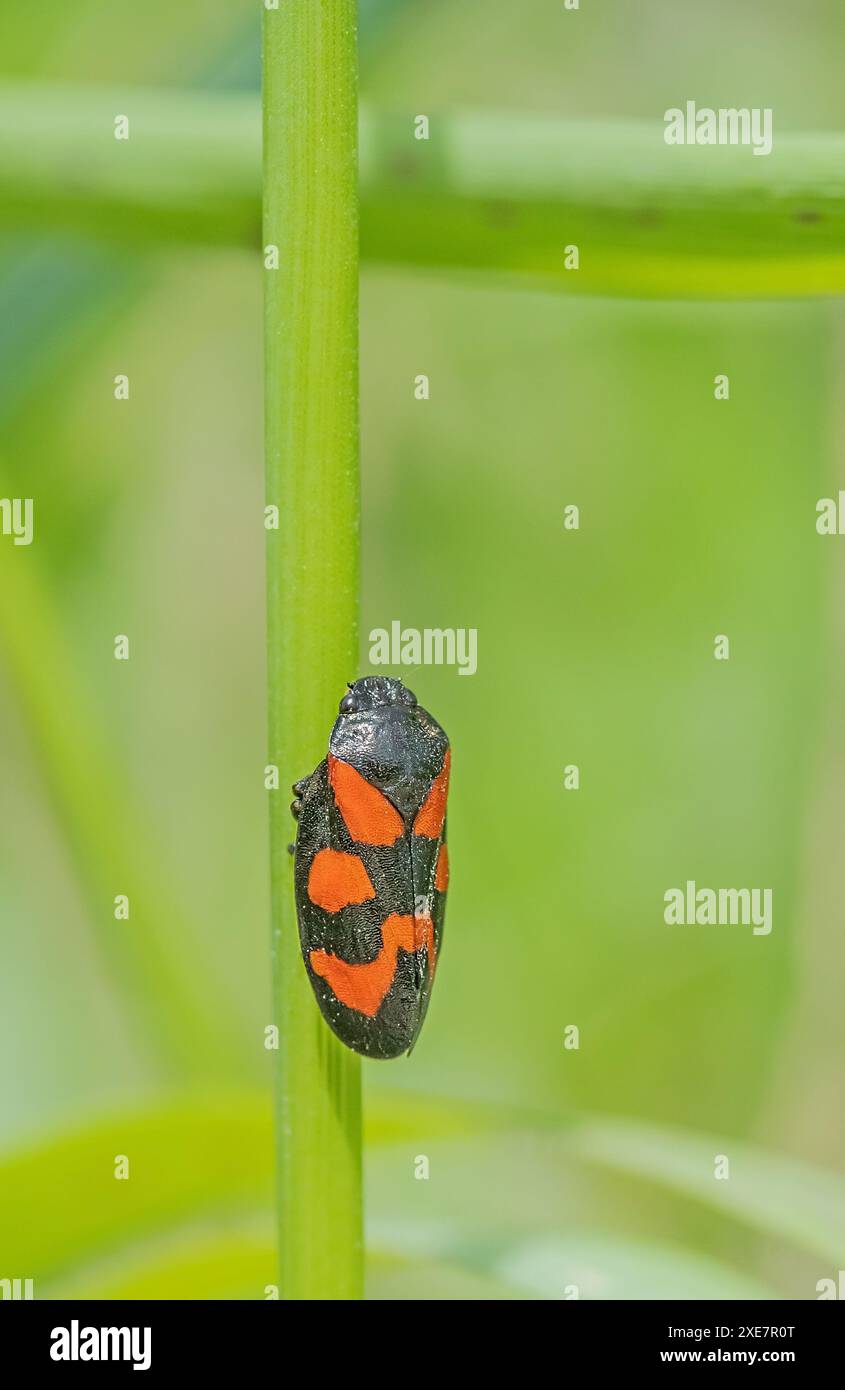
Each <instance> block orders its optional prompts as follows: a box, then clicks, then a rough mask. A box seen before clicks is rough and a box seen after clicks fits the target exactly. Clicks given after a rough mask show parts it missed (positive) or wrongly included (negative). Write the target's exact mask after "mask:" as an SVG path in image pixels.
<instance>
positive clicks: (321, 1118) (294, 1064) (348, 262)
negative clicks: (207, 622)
mask: <svg viewBox="0 0 845 1390" xmlns="http://www.w3.org/2000/svg"><path fill="white" fill-rule="evenodd" d="M355 10H356V6H355V3H354V0H285V3H284V4H283V5H281V6H280V8H279V9H278V10H268V11H266V12H265V18H264V244H265V246H266V245H271V244H272V245H275V246H278V248H279V268H278V270H265V272H264V274H265V370H266V465H267V503H268V504H274V505H277V506H278V508H279V513H280V522H279V529H278V530H277V531H273V530H270V531H269V532H268V546H267V583H268V681H269V727H270V757H271V761H272V762H275V763H277V764H278V766H279V769H280V776H281V788H280V790H279V791H277V792H274V793H271V860H272V868H271V872H272V902H273V955H274V996H275V1016H276V1021H277V1023H278V1027H279V1034H280V1049H279V1053H278V1065H277V1070H276V1095H277V1111H278V1192H279V1225H280V1242H281V1273H280V1280H281V1282H280V1293H281V1296H282V1297H283V1298H288V1299H318V1298H319V1299H349V1298H358V1297H360V1296H361V1293H362V1216H361V1076H360V1062H359V1059H358V1058H357V1057H356V1056H355V1055H354V1054H353V1053H351V1052H348V1051H347V1050H346V1049H345V1048H343V1047H342V1046H341V1045H340V1043H338V1042H337V1040H336V1039H335V1038H334V1036H333V1035H332V1034H331V1033H330V1032H329V1029H328V1028H327V1027H326V1025H325V1023H324V1022H323V1020H322V1017H321V1015H320V1013H319V1010H318V1008H317V1004H316V1002H315V1000H314V997H313V994H312V991H311V986H310V984H309V982H308V978H307V975H306V972H305V969H304V967H303V963H302V959H301V956H300V951H299V936H298V930H297V923H296V914H295V911H294V902H293V862H292V858H291V856H290V855H289V854H288V852H287V844H288V842H289V841H290V840H291V839H292V837H293V821H292V819H291V816H290V811H289V806H288V803H289V796H288V793H287V788H288V786H289V784H290V783H291V782H293V781H295V780H296V779H297V778H299V777H302V776H304V775H305V774H307V773H309V772H311V771H312V770H313V769H314V767H315V766H316V765H317V763H318V762H320V760H321V759H322V758H323V757H324V756H325V752H326V739H327V731H328V729H329V728H330V727H331V724H332V721H333V719H334V718H335V716H336V713H337V705H338V701H339V698H340V696H341V695H342V694H343V692H344V690H345V688H346V682H347V681H348V680H352V679H354V677H355V675H356V674H357V656H358V637H357V617H358V549H359V543H358V511H359V484H358V195H357V56H356V34H355V19H356V15H355Z"/></svg>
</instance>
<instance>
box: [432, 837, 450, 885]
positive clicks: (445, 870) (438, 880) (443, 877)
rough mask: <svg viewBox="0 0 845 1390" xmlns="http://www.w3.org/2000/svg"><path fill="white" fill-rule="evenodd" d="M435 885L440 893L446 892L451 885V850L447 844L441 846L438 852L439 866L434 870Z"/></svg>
mask: <svg viewBox="0 0 845 1390" xmlns="http://www.w3.org/2000/svg"><path fill="white" fill-rule="evenodd" d="M434 886H435V888H436V889H437V891H438V892H439V893H445V892H446V889H447V888H448V887H449V851H448V850H447V848H446V846H445V844H444V845H441V846H440V849H439V851H438V854H437V868H436V869H435V871H434Z"/></svg>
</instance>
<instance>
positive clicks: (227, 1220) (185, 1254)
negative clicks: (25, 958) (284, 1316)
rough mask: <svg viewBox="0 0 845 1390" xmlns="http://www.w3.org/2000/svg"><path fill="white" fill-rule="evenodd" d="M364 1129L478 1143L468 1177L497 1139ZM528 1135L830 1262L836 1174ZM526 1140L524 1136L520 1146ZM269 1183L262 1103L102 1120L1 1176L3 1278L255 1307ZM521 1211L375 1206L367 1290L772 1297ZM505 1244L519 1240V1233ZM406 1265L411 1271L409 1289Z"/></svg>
mask: <svg viewBox="0 0 845 1390" xmlns="http://www.w3.org/2000/svg"><path fill="white" fill-rule="evenodd" d="M367 1114H368V1120H369V1124H368V1135H369V1139H370V1142H371V1143H372V1144H374V1145H375V1146H382V1145H384V1144H387V1145H393V1146H396V1145H397V1144H399V1145H402V1144H407V1143H408V1142H411V1143H413V1144H414V1145H422V1146H423V1147H424V1148H425V1147H426V1146H428V1147H430V1146H431V1145H432V1143H436V1142H437V1140H444V1141H447V1140H453V1139H455V1138H456V1137H461V1136H464V1137H465V1136H468V1135H470V1134H471V1133H472V1132H473V1131H474V1132H475V1133H476V1135H478V1136H479V1138H480V1140H481V1147H480V1148H477V1149H476V1150H475V1151H474V1152H475V1157H474V1158H473V1160H472V1165H474V1166H475V1167H476V1169H477V1167H478V1165H479V1164H480V1163H481V1164H483V1162H484V1154H485V1147H486V1141H485V1140H484V1139H483V1135H484V1133H485V1132H492V1131H493V1130H494V1129H495V1128H496V1113H495V1111H494V1110H493V1109H492V1108H487V1109H485V1108H482V1107H470V1108H468V1109H465V1108H464V1107H463V1105H462V1104H461V1103H459V1102H456V1101H450V1100H446V1099H438V1098H436V1097H421V1098H420V1100H419V1103H415V1102H413V1101H412V1100H411V1099H410V1098H409V1097H407V1096H404V1097H398V1096H396V1095H395V1094H392V1093H378V1094H376V1095H374V1096H373V1097H372V1098H371V1102H370V1105H369V1106H368V1108H367ZM498 1119H499V1127H500V1128H501V1129H502V1130H503V1131H504V1130H510V1129H511V1127H512V1124H513V1115H512V1114H509V1113H507V1112H504V1113H502V1114H501V1115H500V1116H499V1117H498ZM541 1132H544V1133H545V1134H546V1136H547V1137H548V1138H549V1139H550V1140H552V1143H553V1149H554V1147H556V1148H557V1152H558V1154H559V1155H561V1156H562V1155H568V1156H569V1157H570V1158H575V1159H577V1160H578V1162H579V1163H586V1164H587V1165H601V1166H603V1167H612V1168H614V1169H616V1170H620V1171H624V1172H626V1173H629V1174H631V1173H632V1174H634V1175H635V1176H636V1177H638V1178H644V1179H647V1180H648V1181H650V1182H651V1183H653V1184H654V1185H655V1186H657V1187H658V1188H663V1189H664V1190H667V1189H668V1190H673V1191H680V1192H682V1193H683V1195H684V1196H686V1197H692V1198H694V1199H695V1200H696V1201H700V1202H708V1203H709V1204H710V1205H712V1206H713V1207H714V1208H716V1209H717V1210H719V1211H720V1212H721V1213H722V1214H723V1215H729V1216H730V1217H732V1218H734V1219H736V1220H739V1221H744V1222H745V1223H746V1224H748V1225H752V1226H754V1227H756V1228H757V1229H760V1230H762V1231H765V1232H766V1233H767V1234H769V1235H771V1236H775V1237H778V1236H779V1237H785V1238H787V1239H789V1240H791V1241H793V1242H794V1243H795V1244H797V1245H802V1246H807V1247H808V1248H810V1249H812V1250H813V1251H814V1252H815V1253H817V1254H820V1255H823V1256H825V1257H826V1258H828V1259H830V1258H832V1259H833V1260H834V1261H836V1260H841V1250H842V1247H841V1244H840V1236H841V1231H842V1223H843V1210H845V1180H842V1179H839V1178H837V1177H835V1176H834V1175H832V1174H827V1173H823V1172H819V1171H818V1170H816V1169H814V1168H812V1167H811V1166H810V1165H807V1164H801V1163H797V1162H795V1161H793V1160H790V1159H787V1158H784V1157H782V1156H776V1155H771V1154H767V1153H766V1152H765V1151H762V1150H760V1149H755V1148H753V1147H752V1146H750V1145H737V1144H733V1143H722V1146H721V1148H720V1147H719V1142H720V1141H718V1140H716V1139H714V1138H713V1137H712V1136H690V1135H684V1134H678V1133H676V1132H675V1131H673V1130H671V1129H665V1130H664V1129H658V1128H656V1127H655V1128H651V1129H648V1128H645V1127H643V1126H635V1125H627V1124H624V1123H621V1122H618V1121H610V1120H601V1119H590V1120H586V1121H583V1122H578V1123H574V1124H573V1126H572V1127H570V1128H567V1129H566V1130H564V1131H560V1130H559V1129H558V1131H557V1134H558V1137H557V1139H555V1138H554V1135H555V1131H554V1130H553V1129H550V1128H544V1130H543V1131H541ZM531 1133H532V1131H531V1130H529V1129H526V1130H525V1131H524V1132H523V1136H522V1138H523V1142H526V1143H527V1142H528V1141H529V1140H530V1137H531ZM535 1133H536V1131H535ZM552 1151H553V1150H552ZM552 1151H550V1152H552ZM717 1152H725V1153H728V1154H729V1155H730V1156H731V1161H732V1174H731V1179H730V1181H729V1182H717V1181H715V1180H714V1178H713V1176H712V1162H713V1155H714V1154H715V1153H717ZM119 1155H126V1156H127V1158H128V1159H129V1178H128V1179H127V1180H117V1179H116V1178H115V1176H114V1164H115V1159H116V1158H117V1157H118V1156H119ZM402 1163H403V1167H404V1166H405V1160H404V1158H403V1160H402ZM469 1171H471V1168H470V1170H469ZM272 1174H273V1139H272V1121H271V1110H270V1103H269V1099H268V1098H267V1097H265V1096H264V1095H262V1094H259V1093H250V1092H232V1093H229V1094H227V1093H220V1094H218V1095H216V1096H207V1097H202V1096H188V1097H183V1098H182V1099H181V1100H173V1101H172V1102H168V1103H166V1104H164V1105H160V1106H154V1105H151V1106H149V1107H148V1108H145V1109H142V1110H139V1111H136V1112H134V1113H131V1114H126V1115H125V1116H123V1117H119V1116H111V1117H108V1118H102V1119H99V1120H97V1121H94V1122H92V1123H91V1124H90V1125H89V1126H88V1127H86V1128H84V1129H79V1130H77V1131H75V1132H69V1133H65V1134H60V1135H57V1136H55V1137H53V1138H52V1139H48V1140H45V1141H43V1142H42V1143H36V1144H32V1145H31V1146H29V1147H27V1148H26V1149H23V1150H20V1151H18V1152H17V1153H15V1154H13V1155H10V1156H8V1157H6V1158H5V1159H3V1160H2V1162H0V1231H2V1233H3V1234H2V1242H0V1257H2V1264H3V1267H4V1268H5V1269H11V1270H14V1271H16V1272H19V1273H20V1276H21V1277H32V1278H34V1279H35V1280H36V1285H37V1296H40V1297H58V1296H75V1297H115V1298H129V1297H193V1298H203V1297H255V1298H261V1297H263V1296H264V1287H265V1285H267V1284H272V1283H274V1282H275V1278H274V1272H275V1262H274V1258H273V1245H272V1235H271V1230H272V1227H271V1215H270V1213H271V1208H272ZM406 1180H407V1179H406ZM559 1180H560V1179H558V1181H559ZM424 1186H425V1185H423V1187H424ZM481 1193H482V1195H483V1187H482V1189H481ZM524 1195H525V1196H526V1197H528V1196H529V1193H528V1192H526V1193H525V1194H524ZM521 1201H522V1198H521V1197H520V1191H519V1189H515V1190H513V1191H512V1192H511V1194H510V1199H509V1203H508V1212H507V1215H508V1221H509V1223H510V1229H506V1228H505V1227H502V1228H501V1229H500V1230H499V1232H498V1233H497V1226H498V1224H499V1223H498V1221H497V1219H496V1217H495V1213H494V1214H493V1219H492V1220H491V1217H490V1211H489V1207H487V1206H485V1211H486V1221H485V1228H484V1230H483V1233H481V1234H479V1229H478V1228H477V1226H476V1225H475V1224H474V1222H473V1221H468V1222H467V1223H464V1222H463V1220H462V1217H461V1215H460V1207H461V1202H460V1196H459V1194H458V1196H457V1197H456V1205H455V1211H454V1214H453V1215H451V1216H449V1217H447V1218H446V1219H442V1218H438V1217H436V1216H434V1215H429V1216H428V1217H423V1218H420V1219H417V1220H413V1221H397V1220H396V1219H395V1218H394V1217H393V1216H392V1215H391V1214H390V1211H389V1209H386V1211H385V1212H384V1213H383V1214H376V1215H374V1216H373V1218H372V1219H371V1220H370V1222H369V1223H368V1247H369V1248H370V1249H372V1250H373V1251H374V1254H375V1261H374V1264H373V1268H372V1271H371V1278H370V1288H371V1292H373V1291H374V1290H385V1289H389V1288H390V1287H391V1280H392V1278H393V1274H392V1273H391V1271H394V1272H395V1274H396V1281H397V1285H396V1286H397V1295H396V1296H399V1297H402V1296H407V1297H412V1296H418V1297H422V1296H429V1295H428V1294H422V1293H420V1292H417V1293H416V1294H414V1293H413V1292H412V1290H414V1289H418V1290H419V1289H423V1288H425V1289H429V1290H431V1291H432V1294H431V1296H437V1294H436V1289H437V1288H438V1287H441V1288H442V1289H444V1290H445V1289H446V1288H449V1287H451V1286H452V1282H453V1281H455V1286H456V1287H457V1286H460V1287H463V1286H466V1287H475V1286H477V1287H478V1289H479V1296H483V1297H503V1296H517V1297H542V1298H563V1297H564V1296H565V1291H566V1286H567V1285H572V1284H574V1285H577V1286H578V1288H579V1292H580V1297H582V1298H638V1297H642V1298H645V1297H649V1298H655V1297H681V1298H764V1297H771V1296H773V1295H772V1294H771V1292H770V1291H769V1290H767V1289H766V1287H765V1286H764V1285H763V1284H762V1283H760V1282H759V1281H758V1280H756V1279H754V1278H753V1277H752V1276H749V1275H745V1274H743V1273H741V1272H739V1271H737V1270H734V1269H733V1268H731V1267H730V1266H729V1265H727V1264H725V1263H724V1261H722V1260H718V1259H714V1258H712V1257H711V1256H709V1255H706V1254H703V1253H701V1252H699V1251H697V1250H692V1249H686V1248H683V1247H681V1246H680V1245H677V1244H675V1245H672V1244H669V1243H667V1242H665V1241H649V1240H643V1239H641V1238H639V1237H636V1236H634V1235H631V1234H629V1233H625V1232H623V1233H617V1232H612V1231H608V1230H598V1229H593V1228H592V1227H585V1226H584V1223H583V1221H581V1222H578V1223H577V1225H576V1226H575V1227H574V1228H573V1229H572V1230H571V1231H569V1232H565V1233H564V1232H561V1231H554V1230H549V1231H543V1230H542V1229H540V1230H532V1221H533V1218H532V1217H531V1216H530V1214H528V1215H526V1214H525V1213H522V1214H521ZM467 1215H469V1213H468V1212H467ZM502 1215H503V1216H504V1215H505V1213H504V1212H503V1213H502ZM464 1227H465V1228H464ZM517 1229H524V1231H525V1232H526V1234H524V1235H520V1236H516V1235H515V1234H514V1232H515V1230H517ZM409 1263H410V1264H412V1265H413V1266H414V1267H416V1266H417V1265H419V1283H417V1279H416V1275H415V1274H414V1273H413V1272H412V1270H411V1269H410V1268H409ZM483 1290H486V1292H483ZM391 1296H392V1295H391ZM441 1296H448V1295H446V1294H445V1293H442V1294H441ZM466 1296H471V1295H469V1294H467V1295H466Z"/></svg>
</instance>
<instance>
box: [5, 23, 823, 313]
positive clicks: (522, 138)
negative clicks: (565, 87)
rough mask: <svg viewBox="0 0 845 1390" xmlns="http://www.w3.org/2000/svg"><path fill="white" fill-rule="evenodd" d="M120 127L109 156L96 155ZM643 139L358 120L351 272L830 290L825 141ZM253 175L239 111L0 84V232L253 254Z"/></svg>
mask: <svg viewBox="0 0 845 1390" xmlns="http://www.w3.org/2000/svg"><path fill="white" fill-rule="evenodd" d="M284 8H285V7H284V6H282V9H284ZM278 17H279V16H277V15H276V14H275V12H273V11H268V21H270V20H275V19H277V18H278ZM121 113H123V114H128V115H130V119H131V127H130V128H131V136H130V139H129V140H128V141H117V140H114V139H113V138H112V122H113V120H114V116H115V115H116V114H121ZM662 136H663V127H662V124H660V123H651V124H648V123H643V122H636V121H631V122H573V121H561V120H556V119H554V118H547V117H541V116H520V115H518V114H514V113H507V114H500V113H497V112H475V111H460V110H459V111H455V112H453V113H451V114H448V115H443V116H438V115H437V114H436V113H435V114H433V115H432V117H431V138H430V139H429V140H428V141H424V140H421V141H417V140H415V139H414V138H413V125H412V119H411V116H410V115H409V114H408V113H405V114H403V115H401V116H391V115H388V114H385V113H382V112H377V111H374V110H369V111H366V110H365V111H364V113H363V117H362V121H361V245H362V254H363V256H364V258H365V259H366V260H371V261H379V262H382V263H387V264H395V265H408V266H425V267H429V268H432V269H438V270H442V269H449V268H451V269H464V270H473V271H478V270H482V271H488V272H495V273H496V274H498V275H510V276H514V277H518V278H519V280H520V281H521V282H522V283H524V284H526V285H531V284H534V285H538V286H540V285H542V286H549V287H553V288H555V289H558V290H563V291H567V292H571V293H590V294H608V295H636V296H640V297H647V298H657V297H676V298H681V297H696V298H755V297H769V298H772V297H773V298H786V297H790V296H792V297H794V296H805V295H819V294H839V293H842V292H845V136H843V135H841V134H838V133H837V134H824V133H807V134H800V135H784V134H780V133H777V132H776V138H775V144H774V149H773V152H772V153H771V154H770V155H768V156H764V157H757V156H755V155H753V154H752V152H751V150H750V149H749V148H743V147H712V148H711V147H667V146H666V145H665V144H664V143H663V138H662ZM260 168H261V161H260V132H259V120H258V110H257V106H256V103H255V100H254V98H253V97H251V96H243V95H233V94H213V95H212V94H210V93H179V92H172V91H165V92H159V91H150V90H136V91H126V90H125V89H124V90H121V91H120V92H119V93H115V92H110V91H108V90H98V89H91V88H85V89H73V88H55V87H49V86H45V85H40V84H38V85H37V84H29V85H24V84H15V83H11V84H4V85H2V86H0V207H2V222H0V226H5V227H8V228H17V229H20V228H26V229H28V230H32V229H33V228H39V229H42V230H43V228H44V226H45V225H47V224H49V225H50V227H51V228H53V229H54V230H58V229H61V228H64V229H65V230H67V231H76V232H82V233H86V234H94V235H97V236H99V237H104V238H108V239H113V240H117V241H119V242H120V244H121V246H122V247H125V246H126V245H127V244H132V243H134V244H135V245H137V246H156V245H160V246H167V247H172V246H174V245H178V244H180V243H182V244H189V245H207V246H228V247H235V246H239V247H244V248H254V247H255V246H256V245H257V243H258V237H259V230H258V229H259V212H258V203H259V197H260ZM571 244H577V245H578V246H579V247H580V250H581V265H580V269H579V270H577V271H574V270H570V271H567V270H566V269H565V268H564V255H563V251H564V247H565V246H567V245H571Z"/></svg>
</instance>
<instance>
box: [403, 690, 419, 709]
mask: <svg viewBox="0 0 845 1390" xmlns="http://www.w3.org/2000/svg"><path fill="white" fill-rule="evenodd" d="M405 703H406V704H408V705H415V704H416V703H417V697H416V695H415V694H414V692H413V690H408V688H407V686H406V687H405Z"/></svg>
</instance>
